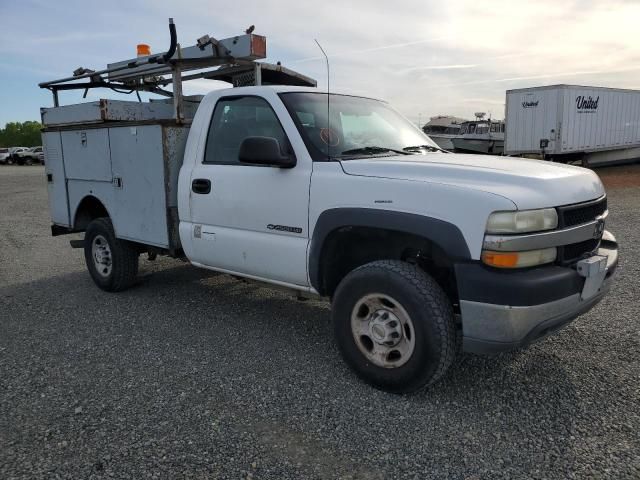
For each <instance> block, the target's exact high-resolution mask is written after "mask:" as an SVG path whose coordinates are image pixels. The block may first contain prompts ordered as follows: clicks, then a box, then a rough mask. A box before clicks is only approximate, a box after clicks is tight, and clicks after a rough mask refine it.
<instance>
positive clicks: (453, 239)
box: [309, 208, 471, 291]
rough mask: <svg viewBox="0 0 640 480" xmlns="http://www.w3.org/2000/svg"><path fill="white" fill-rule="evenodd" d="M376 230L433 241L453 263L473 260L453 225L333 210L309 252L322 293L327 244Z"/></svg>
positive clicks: (326, 214) (411, 216) (391, 213)
mask: <svg viewBox="0 0 640 480" xmlns="http://www.w3.org/2000/svg"><path fill="white" fill-rule="evenodd" d="M350 226H352V227H372V228H381V229H385V230H393V231H397V232H402V233H409V234H413V235H417V236H419V237H423V238H425V239H427V240H430V241H431V242H433V243H434V244H436V245H437V246H438V247H440V248H441V249H442V250H443V251H444V252H446V254H447V255H448V256H449V257H450V258H451V259H452V260H469V259H471V254H470V252H469V247H468V245H467V242H466V241H465V239H464V235H463V234H462V232H461V231H460V229H459V228H458V227H457V226H456V225H454V224H452V223H449V222H446V221H444V220H440V219H437V218H432V217H427V216H423V215H417V214H413V213H405V212H396V211H391V210H380V209H376V208H333V209H329V210H325V211H324V212H322V214H320V216H319V217H318V221H317V222H316V225H315V228H314V230H313V236H312V238H311V244H310V248H309V281H310V282H311V285H312V286H313V288H315V289H316V291H320V290H321V272H320V263H321V259H322V249H323V246H324V244H325V240H326V239H327V237H328V236H329V235H330V234H331V232H333V231H335V230H337V229H339V228H343V227H350Z"/></svg>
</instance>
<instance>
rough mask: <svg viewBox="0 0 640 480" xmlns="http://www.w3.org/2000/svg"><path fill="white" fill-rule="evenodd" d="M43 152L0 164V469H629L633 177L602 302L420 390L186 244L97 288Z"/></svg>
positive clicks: (17, 473) (639, 472) (550, 474)
mask: <svg viewBox="0 0 640 480" xmlns="http://www.w3.org/2000/svg"><path fill="white" fill-rule="evenodd" d="M45 191H46V189H45V182H44V174H43V169H42V167H0V478H110V477H115V478H135V479H141V478H235V479H238V478H252V477H253V478H273V479H284V478H373V479H377V478H420V479H423V478H438V479H442V478H452V479H467V480H471V479H474V480H477V479H484V478H491V479H493V478H510V479H513V478H541V479H543V478H544V479H550V478H615V479H621V478H640V433H639V432H640V412H639V410H640V387H639V385H640V383H639V380H640V349H639V344H640V336H639V329H638V318H639V315H640V305H639V302H638V298H639V296H640V267H639V265H640V262H639V261H638V260H639V259H640V250H639V249H640V246H639V245H640V229H639V228H638V225H640V188H639V187H630V188H620V189H612V190H610V191H609V198H610V210H611V216H610V222H609V228H610V229H611V230H612V231H613V232H614V233H615V234H616V235H617V237H618V239H619V240H620V243H621V264H620V268H619V271H618V274H617V276H618V279H617V284H616V285H615V286H614V289H613V291H612V293H611V295H610V296H609V297H608V298H606V299H605V300H604V301H603V302H602V303H601V304H600V305H599V306H598V307H596V308H595V309H594V310H592V311H591V312H590V313H588V314H587V315H585V316H583V317H581V318H580V319H578V320H577V321H575V322H574V323H573V324H571V325H570V326H569V327H567V328H566V329H565V330H563V331H562V332H560V333H559V334H558V335H556V336H553V337H551V338H549V339H547V340H546V341H544V342H542V343H539V344H537V345H534V346H532V347H531V348H529V349H528V350H526V351H522V352H517V353H512V354H504V355H501V356H498V357H494V358H483V357H477V356H463V357H462V358H461V359H460V361H459V362H458V364H457V365H456V366H455V367H454V369H453V370H452V371H451V373H450V375H449V376H448V377H447V378H446V379H445V380H444V381H442V382H440V383H439V384H437V385H436V386H434V387H433V388H432V389H431V390H429V391H425V392H421V393H419V394H416V395H412V396H404V397H401V396H394V395H390V394H386V393H383V392H380V391H376V390H373V389H371V388H369V387H368V386H365V385H364V384H362V383H361V382H360V381H358V380H357V379H356V378H355V376H354V375H352V374H351V373H350V371H349V370H348V369H347V368H346V367H345V365H344V364H343V363H342V361H341V359H340V357H339V355H338V352H337V350H336V348H335V346H334V345H333V342H332V337H331V329H330V325H329V310H328V308H327V305H326V304H324V303H321V302H315V301H307V302H299V301H296V300H293V299H292V298H291V297H290V296H289V295H287V294H285V293H280V292H273V291H270V290H267V289H264V288H261V287H258V286H255V285H252V284H247V283H244V282H240V281H236V280H233V279H231V278H230V277H228V276H224V275H215V274H211V273H209V272H206V271H202V270H198V269H195V268H193V267H190V266H189V265H187V264H184V263H182V262H179V261H175V260H170V259H158V261H156V262H148V261H146V260H145V261H143V262H142V263H141V271H142V273H143V276H142V280H141V282H140V284H139V285H138V286H137V287H135V288H133V289H132V290H130V291H127V292H124V293H121V294H115V295H114V294H108V293H104V292H102V291H100V290H98V289H97V288H96V287H95V286H94V285H93V283H92V282H91V280H90V278H89V275H88V274H87V273H86V271H85V268H84V261H83V255H82V251H81V250H72V249H71V248H70V247H69V245H68V240H69V237H57V238H52V237H50V236H49V235H48V228H49V221H48V211H47V204H46V193H45Z"/></svg>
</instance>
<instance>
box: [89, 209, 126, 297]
mask: <svg viewBox="0 0 640 480" xmlns="http://www.w3.org/2000/svg"><path fill="white" fill-rule="evenodd" d="M84 258H85V261H86V262H87V269H88V270H89V273H90V274H91V278H92V279H93V281H94V282H95V284H96V285H97V286H98V287H100V288H101V289H102V290H105V291H107V292H119V291H122V290H126V289H127V288H129V287H130V286H131V285H133V283H134V282H135V280H136V277H137V275H138V252H137V251H136V249H135V248H133V246H132V245H131V244H130V243H129V242H127V241H125V240H120V239H118V238H116V236H115V233H114V231H113V225H112V224H111V220H109V219H108V218H97V219H95V220H94V221H92V222H91V223H90V224H89V226H88V227H87V231H86V233H85V236H84Z"/></svg>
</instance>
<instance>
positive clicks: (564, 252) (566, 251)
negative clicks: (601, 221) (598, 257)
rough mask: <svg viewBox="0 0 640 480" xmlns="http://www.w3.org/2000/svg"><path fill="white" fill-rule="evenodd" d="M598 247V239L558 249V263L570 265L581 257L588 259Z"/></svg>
mask: <svg viewBox="0 0 640 480" xmlns="http://www.w3.org/2000/svg"><path fill="white" fill-rule="evenodd" d="M599 246H600V239H598V238H590V239H589V240H585V241H583V242H579V243H572V244H570V245H565V246H563V247H559V248H558V261H559V262H560V264H562V265H570V264H572V263H575V262H577V261H578V260H581V259H582V258H583V257H589V256H591V254H593V253H594V252H595V251H596V250H597V249H598V247H599Z"/></svg>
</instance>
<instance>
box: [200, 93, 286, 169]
mask: <svg viewBox="0 0 640 480" xmlns="http://www.w3.org/2000/svg"><path fill="white" fill-rule="evenodd" d="M247 137H272V138H275V139H276V140H277V141H278V143H279V144H280V150H281V151H282V153H283V154H286V153H289V152H288V151H289V143H288V141H287V136H286V134H285V133H284V130H283V128H282V125H280V121H279V120H278V117H277V116H276V114H275V112H274V111H273V109H272V108H271V106H270V105H269V103H268V102H267V101H266V100H264V99H263V98H260V97H228V98H221V99H220V100H218V103H217V104H216V107H215V109H214V112H213V118H212V119H211V125H210V126H209V133H208V135H207V145H206V148H205V155H204V163H218V164H227V165H233V164H237V165H246V164H241V163H240V161H239V159H238V153H239V152H240V145H241V144H242V142H243V140H244V139H245V138H247Z"/></svg>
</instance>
